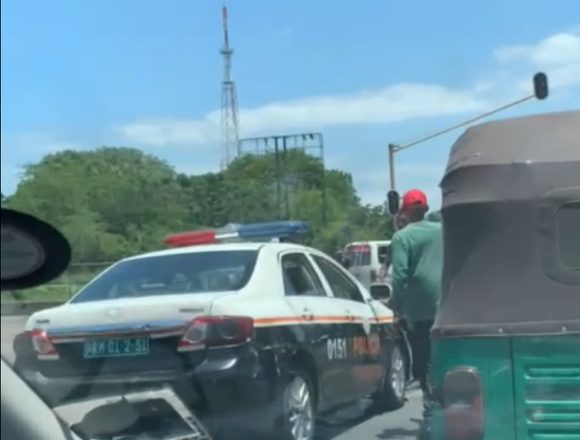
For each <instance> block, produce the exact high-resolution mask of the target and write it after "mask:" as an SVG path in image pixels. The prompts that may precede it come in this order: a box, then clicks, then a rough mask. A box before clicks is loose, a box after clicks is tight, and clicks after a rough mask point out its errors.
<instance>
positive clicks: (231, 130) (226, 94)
mask: <svg viewBox="0 0 580 440" xmlns="http://www.w3.org/2000/svg"><path fill="white" fill-rule="evenodd" d="M222 25H223V31H224V45H223V47H222V49H221V50H220V53H221V54H222V56H223V61H224V72H223V80H222V106H221V125H222V157H221V169H222V170H224V169H226V168H227V167H228V165H229V164H230V163H231V161H232V160H234V159H235V158H236V157H238V156H239V154H240V139H239V123H238V97H237V92H236V83H235V82H234V79H233V75H232V55H233V54H234V51H233V49H232V48H231V47H230V41H229V35H228V9H227V8H226V7H225V6H224V7H223V8H222Z"/></svg>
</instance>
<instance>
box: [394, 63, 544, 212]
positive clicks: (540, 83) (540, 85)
mask: <svg viewBox="0 0 580 440" xmlns="http://www.w3.org/2000/svg"><path fill="white" fill-rule="evenodd" d="M533 84H534V93H532V94H531V95H528V96H526V97H524V98H521V99H518V100H516V101H512V102H510V103H508V104H505V105H502V106H501V107H498V108H496V109H494V110H491V111H489V112H487V113H483V114H481V115H479V116H476V117H475V118H471V119H468V120H467V121H464V122H461V123H460V124H456V125H453V126H451V127H448V128H446V129H444V130H440V131H437V132H435V133H432V134H430V135H428V136H425V137H423V138H421V139H418V140H416V141H413V142H410V143H408V144H405V145H397V144H389V184H390V191H389V193H388V196H387V199H388V203H389V211H391V213H393V212H392V211H393V210H394V205H395V204H398V196H396V194H395V193H396V186H395V154H396V153H398V152H399V151H403V150H406V149H408V148H411V147H414V146H415V145H418V144H421V143H423V142H426V141H429V140H431V139H434V138H436V137H439V136H442V135H444V134H447V133H449V132H451V131H453V130H457V129H458V128H461V127H465V126H466V125H470V124H473V123H474V122H477V121H480V120H481V119H485V118H487V117H489V116H491V115H494V114H496V113H499V112H501V111H503V110H506V109H508V108H511V107H514V106H516V105H519V104H522V103H524V102H526V101H529V100H530V99H533V98H536V99H539V100H544V99H546V98H547V97H548V93H549V91H548V77H547V76H546V75H545V74H544V73H536V74H535V75H534V78H533Z"/></svg>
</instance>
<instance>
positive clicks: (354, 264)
mask: <svg viewBox="0 0 580 440" xmlns="http://www.w3.org/2000/svg"><path fill="white" fill-rule="evenodd" d="M390 254H391V242H390V240H384V241H357V242H353V243H349V244H347V245H346V246H345V248H344V252H343V255H342V257H343V261H345V266H346V267H347V268H348V270H349V272H350V273H352V274H353V275H354V276H355V277H356V278H357V279H358V280H359V281H360V282H361V283H362V284H363V285H364V286H365V287H366V288H367V289H369V290H370V287H371V284H382V283H386V268H387V267H388V266H390Z"/></svg>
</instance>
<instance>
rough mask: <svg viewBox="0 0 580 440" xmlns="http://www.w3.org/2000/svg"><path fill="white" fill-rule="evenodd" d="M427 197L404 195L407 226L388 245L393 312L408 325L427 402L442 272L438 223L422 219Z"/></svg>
mask: <svg viewBox="0 0 580 440" xmlns="http://www.w3.org/2000/svg"><path fill="white" fill-rule="evenodd" d="M427 211H429V206H428V203H427V196H426V195H425V194H424V193H423V192H422V191H420V190H416V189H415V190H411V191H409V192H407V193H406V194H405V195H404V196H403V203H402V207H401V213H402V214H403V215H404V216H405V217H406V218H407V220H408V224H407V225H406V226H405V227H404V228H403V229H401V230H399V231H397V232H396V233H395V235H394V236H393V239H392V242H391V252H392V271H393V294H392V299H391V302H390V305H391V308H392V309H393V311H394V313H395V314H396V315H397V316H398V317H399V318H400V319H402V320H404V321H405V322H406V323H407V324H408V333H409V342H410V344H411V347H412V350H413V364H414V365H413V367H414V368H413V370H414V376H415V378H416V379H418V380H419V382H420V384H421V389H422V390H423V395H424V397H425V399H426V400H430V398H431V392H430V387H429V386H428V380H427V378H428V372H429V361H430V357H431V339H430V330H431V327H432V326H433V321H434V319H435V314H436V313H437V307H438V304H439V295H440V292H441V272H442V270H443V233H442V229H441V224H440V223H435V222H430V221H428V220H426V219H425V215H426V214H427Z"/></svg>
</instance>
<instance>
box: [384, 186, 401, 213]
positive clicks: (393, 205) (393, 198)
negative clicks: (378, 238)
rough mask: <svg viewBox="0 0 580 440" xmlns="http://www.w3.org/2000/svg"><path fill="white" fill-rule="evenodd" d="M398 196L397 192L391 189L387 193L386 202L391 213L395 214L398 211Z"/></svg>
mask: <svg viewBox="0 0 580 440" xmlns="http://www.w3.org/2000/svg"><path fill="white" fill-rule="evenodd" d="M400 198H401V197H400V196H399V193H398V192H397V191H395V190H391V191H389V192H388V193H387V204H388V207H389V212H390V213H391V215H395V214H396V213H397V212H399V204H400Z"/></svg>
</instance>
